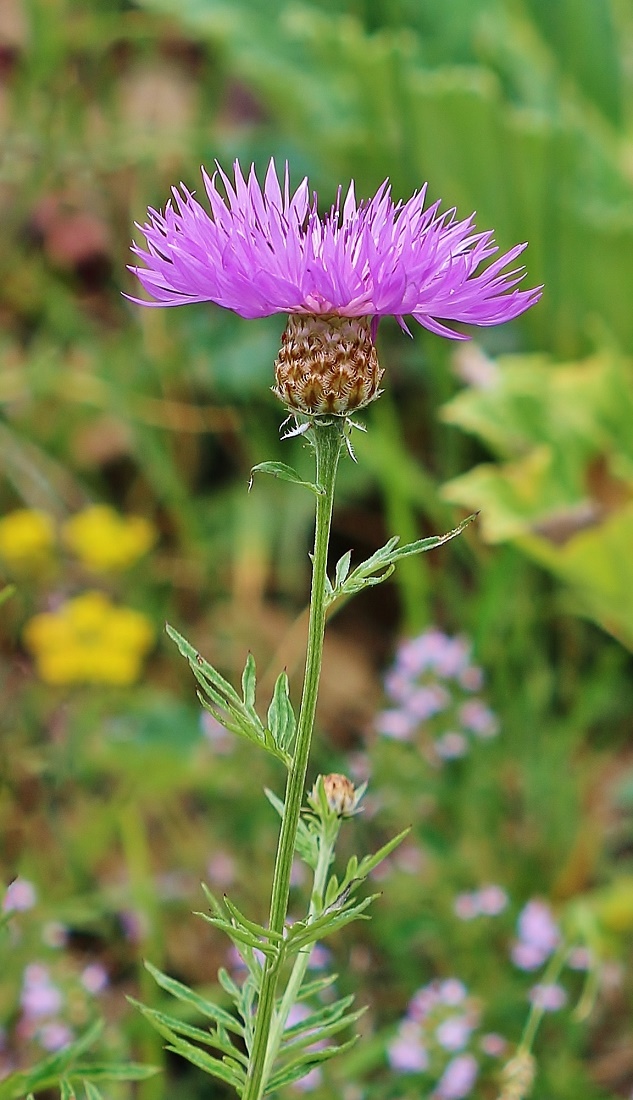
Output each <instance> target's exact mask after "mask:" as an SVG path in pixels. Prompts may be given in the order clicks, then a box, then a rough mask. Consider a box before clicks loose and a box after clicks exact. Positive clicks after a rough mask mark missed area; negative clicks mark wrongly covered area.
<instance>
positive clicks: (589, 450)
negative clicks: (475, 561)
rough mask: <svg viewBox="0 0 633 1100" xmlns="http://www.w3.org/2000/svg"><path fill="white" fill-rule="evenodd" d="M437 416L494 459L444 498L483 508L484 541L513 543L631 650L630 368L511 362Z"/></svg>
mask: <svg viewBox="0 0 633 1100" xmlns="http://www.w3.org/2000/svg"><path fill="white" fill-rule="evenodd" d="M443 415H444V418H445V419H446V420H447V421H449V422H450V423H452V424H457V425H459V426H460V427H462V428H464V429H465V430H466V431H469V432H472V433H474V434H475V435H477V436H478V437H479V438H480V439H481V440H483V441H484V443H486V445H487V446H488V447H489V448H490V449H491V450H492V451H493V452H494V453H495V454H496V456H497V457H498V459H499V461H498V462H496V463H487V464H484V465H480V466H477V467H476V468H475V469H474V470H471V471H470V472H469V473H467V474H465V475H464V476H462V477H459V478H455V479H454V480H453V481H450V482H449V483H448V484H447V485H446V486H445V487H444V496H445V498H446V499H448V500H450V501H452V502H453V503H457V504H460V505H463V506H464V507H466V508H468V509H472V508H480V509H481V513H482V514H481V531H482V534H483V537H484V538H485V539H486V540H487V541H489V542H492V543H497V542H504V541H511V542H514V543H515V544H516V545H517V546H519V547H520V548H521V549H523V550H524V551H525V552H526V553H527V554H529V555H530V556H531V557H533V558H535V559H536V560H537V561H539V562H540V563H541V564H542V565H544V566H545V567H546V568H547V569H549V570H551V571H552V572H553V573H555V574H556V575H557V576H558V577H560V578H561V579H562V580H563V581H564V582H566V584H567V585H568V586H569V588H570V590H571V592H572V593H573V596H574V603H575V606H576V609H577V610H579V611H580V612H581V613H583V614H585V615H588V616H589V617H590V618H592V619H594V620H595V621H596V622H598V623H599V624H600V625H601V626H602V627H603V628H604V629H605V630H608V631H609V632H610V633H612V634H613V635H615V636H616V637H617V638H619V640H620V641H622V642H623V643H624V644H625V645H627V646H628V647H629V648H633V553H632V552H631V550H632V547H633V434H632V433H631V424H632V423H633V363H631V362H630V361H629V360H625V359H623V358H622V357H620V356H618V355H616V354H614V353H611V354H609V353H603V354H602V355H599V356H595V357H593V358H591V359H587V360H584V361H580V362H574V363H566V364H562V365H558V366H555V365H553V364H552V363H551V362H549V361H548V360H546V359H545V358H544V357H539V356H524V357H520V356H516V357H512V356H509V357H507V358H502V359H500V360H499V361H498V362H497V363H496V364H494V365H492V364H490V369H489V372H488V374H487V377H486V384H485V385H479V386H471V387H469V388H468V389H466V390H464V391H462V392H461V393H460V394H458V396H457V397H456V398H454V399H453V400H452V401H451V402H449V403H448V405H446V406H445V407H444V410H443Z"/></svg>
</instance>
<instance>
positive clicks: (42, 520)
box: [0, 508, 55, 572]
mask: <svg viewBox="0 0 633 1100" xmlns="http://www.w3.org/2000/svg"><path fill="white" fill-rule="evenodd" d="M54 545H55V524H54V522H53V519H52V517H51V516H49V515H47V513H46V512H40V511H37V509H34V508H18V509H16V511H14V512H9V513H8V515H6V516H4V517H3V519H0V557H2V558H3V559H4V561H5V563H6V564H7V565H8V566H9V567H10V568H12V569H15V570H18V571H19V572H29V571H30V570H32V569H38V568H39V567H41V566H42V565H45V564H46V563H47V562H48V560H49V557H50V553H51V550H52V549H53V546H54Z"/></svg>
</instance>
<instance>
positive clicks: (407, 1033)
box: [387, 1020, 429, 1073]
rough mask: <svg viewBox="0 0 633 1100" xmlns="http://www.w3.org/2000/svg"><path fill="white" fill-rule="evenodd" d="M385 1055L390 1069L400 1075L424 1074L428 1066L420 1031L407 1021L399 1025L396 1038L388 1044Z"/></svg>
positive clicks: (427, 1057)
mask: <svg viewBox="0 0 633 1100" xmlns="http://www.w3.org/2000/svg"><path fill="white" fill-rule="evenodd" d="M387 1054H388V1057H389V1065H390V1066H391V1068H392V1069H395V1070H398V1071H399V1072H400V1073H424V1071H425V1070H426V1069H428V1066H429V1056H428V1053H427V1050H426V1047H425V1046H424V1044H423V1043H422V1040H421V1036H420V1030H419V1028H418V1027H417V1026H416V1025H415V1024H413V1023H411V1021H409V1020H405V1021H404V1023H402V1024H401V1025H400V1030H399V1033H398V1037H397V1038H396V1039H394V1040H393V1042H392V1043H390V1044H389V1047H388V1049H387Z"/></svg>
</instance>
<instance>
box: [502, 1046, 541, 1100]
mask: <svg viewBox="0 0 633 1100" xmlns="http://www.w3.org/2000/svg"><path fill="white" fill-rule="evenodd" d="M535 1076H536V1061H535V1059H534V1058H533V1057H532V1055H531V1054H528V1052H527V1051H524V1052H523V1053H521V1054H517V1055H516V1057H515V1058H511V1059H510V1061H509V1062H508V1063H507V1064H506V1065H505V1066H504V1067H503V1071H502V1074H501V1093H500V1095H499V1100H526V1097H528V1096H529V1095H530V1093H531V1091H532V1085H533V1084H534V1077H535Z"/></svg>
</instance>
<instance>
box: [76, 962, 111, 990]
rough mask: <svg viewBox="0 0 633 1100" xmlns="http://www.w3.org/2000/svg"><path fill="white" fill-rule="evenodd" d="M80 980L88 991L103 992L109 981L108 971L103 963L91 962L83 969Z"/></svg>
mask: <svg viewBox="0 0 633 1100" xmlns="http://www.w3.org/2000/svg"><path fill="white" fill-rule="evenodd" d="M80 980H81V984H82V985H83V987H84V989H85V990H86V991H87V992H88V993H95V994H96V993H102V992H103V990H104V989H106V987H107V985H108V983H109V978H108V971H107V970H106V968H105V966H102V965H101V963H98V962H95V963H89V964H88V966H85V967H84V969H83V970H82V972H81V979H80Z"/></svg>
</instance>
